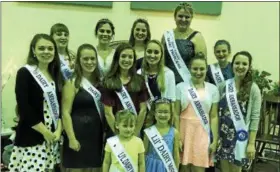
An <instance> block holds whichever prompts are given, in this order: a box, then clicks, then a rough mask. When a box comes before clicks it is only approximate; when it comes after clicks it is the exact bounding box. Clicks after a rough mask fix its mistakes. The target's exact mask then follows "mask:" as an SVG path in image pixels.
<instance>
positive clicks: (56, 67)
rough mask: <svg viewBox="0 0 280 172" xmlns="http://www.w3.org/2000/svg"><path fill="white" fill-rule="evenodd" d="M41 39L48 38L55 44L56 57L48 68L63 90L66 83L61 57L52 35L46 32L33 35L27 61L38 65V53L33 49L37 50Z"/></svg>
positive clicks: (57, 84) (59, 87)
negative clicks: (61, 68)
mask: <svg viewBox="0 0 280 172" xmlns="http://www.w3.org/2000/svg"><path fill="white" fill-rule="evenodd" d="M41 39H45V40H48V41H50V42H52V43H53V45H54V59H53V61H52V62H50V64H49V65H48V70H49V72H50V75H51V76H52V78H53V80H54V82H55V83H56V86H57V88H58V90H59V91H61V90H62V86H63V84H64V81H63V78H62V74H61V71H60V59H59V56H58V52H57V47H56V44H55V41H54V39H53V38H52V37H51V36H50V35H47V34H44V33H39V34H36V35H35V36H34V37H33V39H32V40H31V43H30V46H29V53H28V56H27V61H26V63H27V64H29V65H36V66H38V64H39V61H38V59H37V57H36V55H35V54H34V52H33V49H34V50H35V47H36V44H37V42H38V41H39V40H41Z"/></svg>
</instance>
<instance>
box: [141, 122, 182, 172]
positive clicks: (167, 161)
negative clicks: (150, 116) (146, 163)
mask: <svg viewBox="0 0 280 172" xmlns="http://www.w3.org/2000/svg"><path fill="white" fill-rule="evenodd" d="M144 131H145V133H146V135H147V136H148V138H149V140H150V142H151V143H152V145H153V147H154V149H155V150H156V152H157V154H158V155H159V157H160V159H161V161H162V162H163V164H164V167H165V169H166V170H167V171H168V172H177V171H178V170H177V168H176V165H175V162H174V159H173V156H172V154H171V152H170V150H169V148H168V146H167V144H166V142H165V141H164V140H163V138H162V136H161V135H160V133H159V132H158V130H157V128H156V127H155V126H154V125H153V126H152V127H150V128H147V129H145V130H144Z"/></svg>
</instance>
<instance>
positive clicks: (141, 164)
mask: <svg viewBox="0 0 280 172" xmlns="http://www.w3.org/2000/svg"><path fill="white" fill-rule="evenodd" d="M138 162H139V163H138V170H139V172H145V156H144V153H139V154H138Z"/></svg>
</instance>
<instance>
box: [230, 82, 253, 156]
mask: <svg viewBox="0 0 280 172" xmlns="http://www.w3.org/2000/svg"><path fill="white" fill-rule="evenodd" d="M226 98H227V102H228V107H229V110H230V114H231V118H232V120H233V124H234V127H235V129H236V134H237V141H236V145H235V150H234V153H235V159H236V160H239V161H241V160H242V159H243V158H246V154H245V153H246V146H247V143H248V126H247V125H246V124H245V121H244V119H243V116H242V112H241V109H240V106H239V104H238V101H237V97H236V88H235V82H234V79H228V80H227V81H226Z"/></svg>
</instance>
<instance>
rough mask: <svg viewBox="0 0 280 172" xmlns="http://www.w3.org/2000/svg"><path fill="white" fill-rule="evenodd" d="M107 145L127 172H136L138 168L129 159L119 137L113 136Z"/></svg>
mask: <svg viewBox="0 0 280 172" xmlns="http://www.w3.org/2000/svg"><path fill="white" fill-rule="evenodd" d="M107 143H108V144H109V146H110V147H111V149H112V152H113V153H114V155H115V156H116V158H117V159H118V161H119V163H120V164H121V166H122V167H123V168H124V169H125V171H126V172H136V168H135V166H134V164H133V162H132V160H131V158H130V157H129V155H128V154H127V153H126V151H125V149H124V147H123V145H122V144H121V142H120V139H119V137H118V136H113V137H110V138H108V139H107Z"/></svg>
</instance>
